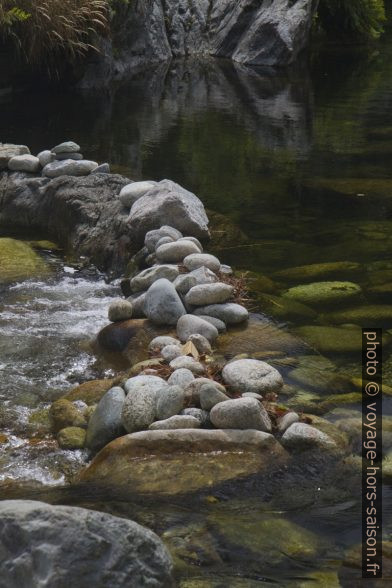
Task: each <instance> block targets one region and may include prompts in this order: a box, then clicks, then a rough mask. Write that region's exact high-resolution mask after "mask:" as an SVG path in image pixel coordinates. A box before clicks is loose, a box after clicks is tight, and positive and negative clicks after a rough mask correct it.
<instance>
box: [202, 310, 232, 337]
mask: <svg viewBox="0 0 392 588" xmlns="http://www.w3.org/2000/svg"><path fill="white" fill-rule="evenodd" d="M198 316H199V318H201V319H203V321H206V322H207V323H210V325H213V326H214V327H215V328H216V330H217V331H218V333H224V332H225V331H226V325H225V323H224V322H223V321H221V320H220V319H217V318H215V317H213V316H207V315H206V314H200V315H198Z"/></svg>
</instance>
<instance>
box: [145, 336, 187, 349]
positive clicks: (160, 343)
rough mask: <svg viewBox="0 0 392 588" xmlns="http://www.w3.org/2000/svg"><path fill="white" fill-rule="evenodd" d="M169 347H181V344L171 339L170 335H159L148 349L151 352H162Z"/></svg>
mask: <svg viewBox="0 0 392 588" xmlns="http://www.w3.org/2000/svg"><path fill="white" fill-rule="evenodd" d="M167 345H178V346H179V347H181V342H180V341H179V340H178V339H175V338H174V337H169V336H168V335H159V336H158V337H154V339H153V340H152V341H150V344H149V346H148V348H149V350H150V351H162V349H163V348H164V347H166V346H167Z"/></svg>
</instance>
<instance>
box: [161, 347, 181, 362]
mask: <svg viewBox="0 0 392 588" xmlns="http://www.w3.org/2000/svg"><path fill="white" fill-rule="evenodd" d="M161 355H162V357H163V359H164V360H165V361H166V362H167V363H170V362H171V361H172V360H173V359H175V358H176V357H179V356H180V355H182V351H181V347H179V346H178V345H166V347H164V348H163V349H162V350H161Z"/></svg>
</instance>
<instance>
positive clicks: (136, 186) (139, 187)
mask: <svg viewBox="0 0 392 588" xmlns="http://www.w3.org/2000/svg"><path fill="white" fill-rule="evenodd" d="M155 185H156V182H149V181H148V182H132V183H130V184H127V185H126V186H124V187H123V188H122V189H121V192H120V194H119V195H118V197H119V199H120V200H121V203H122V204H123V206H125V208H132V205H133V204H134V203H135V202H136V200H138V199H139V198H141V197H142V196H144V194H147V192H148V191H149V190H151V189H152V188H154V186H155Z"/></svg>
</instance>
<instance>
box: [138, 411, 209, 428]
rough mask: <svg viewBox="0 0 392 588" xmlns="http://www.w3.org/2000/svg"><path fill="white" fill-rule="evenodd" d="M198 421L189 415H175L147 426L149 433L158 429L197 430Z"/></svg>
mask: <svg viewBox="0 0 392 588" xmlns="http://www.w3.org/2000/svg"><path fill="white" fill-rule="evenodd" d="M199 428H200V421H199V419H197V418H195V417H193V416H191V415H183V414H176V415H175V416H172V417H170V418H168V419H165V420H163V421H155V423H152V424H151V425H150V426H149V429H150V431H157V430H160V429H199Z"/></svg>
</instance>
